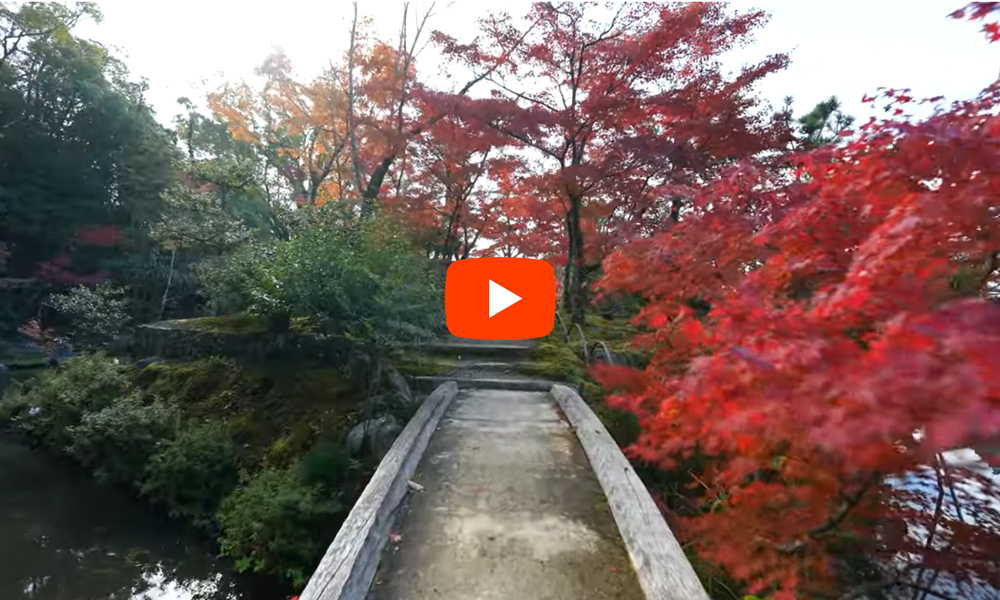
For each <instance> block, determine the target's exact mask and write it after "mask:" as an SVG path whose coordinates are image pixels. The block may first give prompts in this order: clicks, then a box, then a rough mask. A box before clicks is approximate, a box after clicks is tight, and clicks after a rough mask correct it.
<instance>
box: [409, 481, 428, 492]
mask: <svg viewBox="0 0 1000 600" xmlns="http://www.w3.org/2000/svg"><path fill="white" fill-rule="evenodd" d="M406 485H408V486H409V487H410V489H411V490H413V491H414V492H422V491H424V486H422V485H420V484H419V483H417V482H415V481H407V482H406Z"/></svg>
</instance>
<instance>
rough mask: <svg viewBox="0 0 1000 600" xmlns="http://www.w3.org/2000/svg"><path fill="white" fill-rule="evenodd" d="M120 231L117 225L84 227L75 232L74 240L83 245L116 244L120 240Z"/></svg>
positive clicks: (106, 245) (102, 245)
mask: <svg viewBox="0 0 1000 600" xmlns="http://www.w3.org/2000/svg"><path fill="white" fill-rule="evenodd" d="M121 238H122V231H121V228H120V227H118V226H117V225H98V226H95V227H85V228H83V229H80V230H78V231H77V232H76V236H75V241H76V243H77V244H81V245H84V246H101V247H108V246H116V245H118V243H119V242H120V241H121Z"/></svg>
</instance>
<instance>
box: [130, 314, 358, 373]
mask: <svg viewBox="0 0 1000 600" xmlns="http://www.w3.org/2000/svg"><path fill="white" fill-rule="evenodd" d="M132 351H133V354H135V355H136V356H139V357H145V356H159V357H162V358H172V359H194V358H203V357H206V356H227V357H230V358H235V359H239V360H244V361H250V362H260V361H265V360H271V359H276V358H285V359H289V358H291V359H295V360H309V359H317V360H321V361H323V362H332V363H338V364H340V363H342V362H344V361H345V360H346V359H347V357H348V355H349V353H350V351H351V345H350V344H349V343H348V342H346V341H345V340H342V339H330V338H320V337H318V336H314V335H307V334H296V333H285V334H275V333H265V332H246V333H239V332H231V331H212V330H209V329H199V328H197V327H192V326H191V325H190V324H187V323H184V322H181V321H161V322H159V323H149V324H147V325H140V326H139V327H137V328H136V331H135V339H134V341H133V348H132Z"/></svg>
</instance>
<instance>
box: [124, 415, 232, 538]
mask: <svg viewBox="0 0 1000 600" xmlns="http://www.w3.org/2000/svg"><path fill="white" fill-rule="evenodd" d="M235 455H236V452H235V449H234V447H233V442H232V439H231V438H230V436H229V431H228V429H227V427H226V426H225V424H223V423H199V424H196V425H192V426H189V427H184V428H182V429H181V430H180V431H179V432H178V434H177V437H176V438H173V439H167V440H163V441H161V442H160V444H159V447H158V449H157V451H156V454H154V455H153V456H152V458H150V460H149V462H148V463H147V464H146V469H145V476H144V478H143V482H142V486H141V491H142V493H143V494H144V495H146V496H148V497H149V498H150V499H151V500H152V501H153V502H157V503H161V504H163V505H165V506H167V507H168V508H169V510H170V514H171V516H174V517H184V518H187V519H190V520H191V521H192V522H193V523H194V524H195V525H197V526H199V527H203V528H211V527H212V525H213V524H214V516H215V512H216V510H217V509H218V507H219V503H220V502H222V499H223V498H224V497H225V496H226V494H228V493H229V492H231V491H232V490H233V488H235V487H236V484H237V483H238V474H237V471H236V465H235Z"/></svg>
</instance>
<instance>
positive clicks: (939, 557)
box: [597, 3, 1000, 598]
mask: <svg viewBox="0 0 1000 600" xmlns="http://www.w3.org/2000/svg"><path fill="white" fill-rule="evenodd" d="M991 4H992V3H991ZM882 96H883V97H884V98H887V99H888V101H889V104H890V106H889V111H890V114H901V113H902V110H901V109H903V108H904V107H905V106H906V104H908V103H910V102H913V99H912V98H910V97H909V96H908V95H907V94H906V92H905V91H899V90H888V91H885V92H884V93H883V94H882ZM998 107H1000V82H998V84H995V85H993V86H991V87H990V88H988V89H986V90H984V91H983V93H982V94H981V95H980V96H979V97H978V98H976V99H974V100H970V101H967V102H957V103H954V104H953V105H952V106H951V107H950V108H946V109H944V110H941V111H939V112H938V113H936V114H935V115H934V116H933V117H931V118H928V119H927V120H924V121H922V122H906V121H893V120H888V121H875V120H873V121H871V122H869V123H867V124H865V125H864V126H863V127H861V129H860V131H859V132H858V133H857V135H856V136H855V137H854V138H852V139H850V140H847V141H845V142H844V144H843V145H842V146H839V147H835V148H826V149H820V150H815V151H812V152H809V153H807V154H803V155H799V156H795V157H792V158H791V165H792V168H791V170H789V169H786V168H779V165H775V164H767V163H761V162H743V163H738V164H736V165H734V166H731V167H729V168H727V169H726V170H725V171H724V172H723V173H722V174H721V175H720V176H719V177H718V178H716V179H714V180H712V181H711V182H710V183H708V184H706V185H704V186H702V187H698V188H690V189H689V190H688V195H689V197H690V198H691V199H692V202H691V207H690V210H689V211H687V212H685V214H684V216H683V218H682V219H681V221H680V222H679V223H677V224H676V225H675V226H673V227H671V228H669V229H667V230H665V231H663V232H662V233H660V234H658V235H655V236H653V237H649V238H645V239H640V240H636V241H634V242H632V243H630V244H628V245H627V246H626V247H624V248H622V249H621V250H620V251H618V252H616V253H615V254H613V255H612V256H611V257H609V259H608V260H607V261H606V262H605V272H606V276H605V278H604V280H603V282H602V285H603V286H604V287H605V288H606V289H608V290H615V291H627V292H638V293H640V294H642V295H643V296H645V297H646V298H647V299H649V301H650V302H649V304H648V306H646V307H645V309H644V310H643V311H642V313H641V315H640V316H639V320H640V321H643V322H644V323H645V324H646V325H648V326H649V327H650V328H651V329H652V330H653V333H652V334H649V335H648V336H647V337H645V338H643V339H640V340H638V342H639V343H644V344H648V345H649V346H651V347H652V348H653V349H654V350H655V353H654V356H653V359H652V361H651V362H650V364H649V366H648V367H647V368H646V369H645V370H644V371H642V372H636V371H631V372H629V371H627V370H622V369H614V370H609V369H605V370H603V371H601V372H598V373H597V375H598V376H599V377H600V378H601V379H602V380H603V382H604V383H605V385H606V386H607V387H609V388H618V389H620V388H622V386H627V388H626V389H625V390H623V391H621V392H620V393H618V394H617V395H616V396H615V397H614V398H613V399H612V402H614V403H616V404H617V405H619V406H622V407H625V408H627V409H629V410H631V411H633V412H635V413H636V414H638V415H639V416H640V417H641V421H642V427H643V434H642V436H641V439H640V440H639V441H638V443H637V444H636V445H635V446H634V447H633V448H632V449H631V451H632V452H633V453H634V454H635V456H637V457H639V458H641V459H644V460H647V461H651V462H653V463H656V464H660V465H664V466H668V467H669V466H672V465H674V464H676V460H678V458H682V457H692V456H693V455H695V454H696V453H697V454H698V455H700V456H707V457H709V468H708V469H707V472H706V473H705V474H704V475H703V476H702V478H701V479H702V480H703V481H705V482H706V483H707V485H709V486H710V487H711V489H713V490H715V491H717V492H718V494H719V498H718V501H719V502H720V504H721V507H722V508H721V509H720V510H715V511H713V512H711V513H710V514H705V515H704V516H701V517H699V518H697V519H693V520H691V521H690V522H689V530H688V533H689V535H690V536H691V539H692V541H693V542H694V543H695V544H696V545H697V546H698V547H699V548H700V550H701V552H702V553H703V555H704V556H705V557H706V558H707V559H709V560H712V561H715V562H717V563H718V564H720V565H722V566H724V567H726V568H727V569H729V570H730V572H731V573H732V574H733V575H734V576H736V577H737V578H741V579H746V580H748V581H751V582H752V583H753V588H754V589H755V590H758V591H766V592H767V593H768V594H769V595H770V596H771V597H774V598H791V597H793V595H794V594H796V593H801V594H806V595H808V594H810V593H812V592H814V591H815V589H816V588H817V587H820V586H823V585H825V584H828V583H830V582H831V580H832V578H833V577H834V569H833V568H832V567H833V565H834V563H831V560H830V559H831V555H830V554H829V545H828V542H829V541H830V539H831V538H832V537H833V536H834V535H836V534H837V533H853V534H855V535H857V536H859V539H862V540H872V544H871V546H872V547H870V548H868V549H867V551H868V552H869V554H874V555H877V556H879V555H880V556H889V555H892V554H894V553H897V552H901V551H905V552H915V553H917V554H918V555H919V556H921V557H922V558H921V559H920V560H919V561H918V565H919V566H920V567H925V566H928V565H934V566H935V567H937V568H943V569H945V570H948V571H951V572H952V573H953V574H954V575H955V576H956V577H958V578H959V579H960V580H962V579H965V580H968V579H969V578H973V577H978V578H980V580H986V581H990V582H992V583H993V584H994V585H1000V577H998V575H997V573H998V571H997V570H996V563H995V562H993V561H992V560H983V557H984V556H985V557H990V556H993V557H994V558H995V557H996V556H1000V540H998V538H997V531H998V529H997V528H996V526H997V525H998V524H1000V516H998V515H997V508H996V504H990V503H989V502H988V500H987V501H983V500H981V499H978V500H977V499H976V498H972V499H969V498H965V501H966V502H967V504H966V510H969V511H973V510H978V513H977V516H976V519H977V520H978V521H979V522H980V523H983V522H986V523H992V524H993V526H994V528H993V529H992V532H990V531H986V532H985V533H984V530H983V529H980V528H974V527H971V526H969V525H967V524H965V523H964V522H963V521H961V520H960V519H956V518H955V517H954V516H952V517H951V518H950V521H949V523H948V525H947V527H946V529H947V530H948V531H950V532H951V533H950V536H951V537H952V538H953V540H952V542H951V543H949V544H947V545H940V544H939V545H937V546H934V547H931V548H925V547H924V546H923V545H922V544H916V543H915V542H914V540H913V538H912V537H907V536H891V535H888V534H887V533H886V531H887V527H888V525H889V524H891V523H899V522H900V521H901V520H902V519H904V518H905V519H906V520H908V521H909V522H910V523H911V524H912V523H914V522H916V523H922V524H923V525H924V526H925V527H927V528H928V529H931V530H934V529H935V527H934V526H932V524H931V518H932V516H933V513H934V511H933V509H932V510H923V511H916V510H914V509H913V506H912V505H907V504H904V503H900V502H899V501H898V500H900V498H903V499H906V498H905V496H906V495H907V494H912V493H911V492H904V491H900V490H894V489H893V488H891V487H889V486H887V485H884V484H883V481H884V477H885V476H886V475H887V474H899V473H904V472H908V471H913V470H915V469H918V468H919V466H920V465H928V464H936V463H935V461H936V459H935V456H936V454H937V453H939V452H941V451H944V450H947V449H951V448H960V447H964V446H970V445H971V446H977V444H980V443H981V442H982V441H983V440H985V439H987V438H989V437H991V436H995V435H996V434H997V433H998V432H1000V304H998V303H997V302H996V298H995V297H996V295H997V289H996V287H995V286H996V285H997V281H996V270H997V267H998V266H1000V265H998V262H997V261H998V258H1000V257H998V252H1000V202H998V198H1000V179H998V178H997V177H996V176H995V173H996V165H997V164H1000V118H998V117H997V110H996V109H997V108H998ZM897 109H900V110H897ZM785 160H786V161H788V160H789V159H788V158H787V157H786V158H785ZM783 164H788V163H787V162H786V163H783ZM694 298H697V299H699V300H700V301H702V302H707V303H708V306H710V310H708V312H707V314H704V313H702V314H697V313H696V312H695V310H693V309H692V308H691V306H692V305H694V306H697V305H698V304H697V303H693V302H692V299H694ZM921 428H922V429H923V430H924V431H925V435H924V436H923V438H922V439H921V440H920V441H919V442H917V441H916V440H914V437H913V434H914V431H916V430H918V429H921ZM947 471H949V473H951V474H950V475H948V477H953V476H954V473H953V472H952V471H954V469H948V470H947ZM941 489H942V490H943V489H944V488H943V486H942V488H941ZM991 493H993V494H994V495H995V494H996V491H995V490H994V491H993V492H991ZM893 499H895V500H893ZM973 507H974V508H973ZM935 525H936V526H937V527H938V528H939V531H940V530H941V529H940V528H944V527H945V525H944V524H943V520H942V519H940V518H939V519H938V520H937V522H936V523H935ZM973 531H974V532H975V533H972V532H973ZM939 535H942V534H940V533H939ZM963 535H964V536H965V537H964V538H962V539H964V540H965V541H966V542H969V543H968V544H967V545H965V546H964V547H963V546H961V544H959V543H956V541H955V540H958V539H960V536H963ZM973 538H974V539H975V541H974V543H973V542H971V541H970V540H972V539H973ZM876 539H879V540H881V541H880V542H879V543H878V544H876V543H875V542H874V540H876ZM928 546H930V545H929V544H928ZM959 547H962V548H963V550H962V551H961V552H959V551H958V550H957V548H959ZM970 556H972V557H975V556H978V558H979V560H978V561H977V560H975V559H974V558H970Z"/></svg>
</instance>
